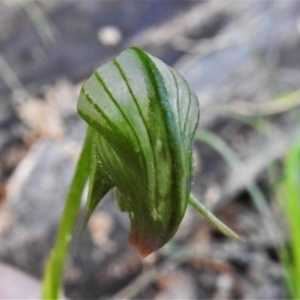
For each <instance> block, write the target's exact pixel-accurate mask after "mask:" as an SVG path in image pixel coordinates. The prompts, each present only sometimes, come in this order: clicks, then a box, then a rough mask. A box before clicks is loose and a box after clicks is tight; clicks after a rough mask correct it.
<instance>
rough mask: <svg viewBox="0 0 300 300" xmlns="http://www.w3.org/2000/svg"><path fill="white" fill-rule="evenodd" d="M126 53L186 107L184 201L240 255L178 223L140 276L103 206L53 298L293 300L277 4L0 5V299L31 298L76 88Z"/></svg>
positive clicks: (296, 125)
mask: <svg viewBox="0 0 300 300" xmlns="http://www.w3.org/2000/svg"><path fill="white" fill-rule="evenodd" d="M132 45H135V46H138V47H141V48H143V49H145V50H146V51H148V52H149V53H151V54H152V55H155V56H157V57H159V58H161V59H162V60H163V61H165V62H166V63H168V64H169V65H171V66H173V67H174V68H175V69H176V70H177V71H178V72H180V73H181V74H182V75H183V76H184V77H185V78H186V80H187V82H188V83H189V84H190V86H191V87H192V89H193V90H194V91H195V92H196V93H197V95H198V98H199V102H200V107H201V122H200V125H199V130H198V132H197V137H196V142H195V147H194V169H195V179H194V183H193V191H194V193H195V194H196V195H197V198H198V199H199V200H201V201H202V202H203V203H204V204H205V205H206V206H207V207H209V208H210V209H212V210H214V212H215V213H216V214H217V215H218V217H219V218H221V220H223V221H224V222H225V223H226V224H228V225H229V226H230V227H231V228H233V229H234V230H235V231H236V232H237V233H238V234H240V235H241V236H242V237H243V238H244V239H245V242H244V243H239V242H236V241H233V240H230V239H228V238H225V237H224V236H223V235H222V234H220V233H219V232H217V231H216V230H215V229H214V228H212V227H211V226H210V225H209V224H207V223H206V222H204V221H203V219H201V217H199V216H198V215H197V213H196V212H195V211H193V210H192V209H188V211H187V213H186V216H185V218H184V221H183V223H182V224H181V226H180V229H179V231H178V233H177V234H176V236H175V237H174V239H173V240H172V241H171V242H169V243H168V244H167V245H166V246H165V247H164V248H162V249H161V250H160V251H158V252H157V253H155V254H152V255H151V256H149V257H148V258H147V259H145V260H142V259H141V258H140V257H139V256H138V255H137V254H136V253H135V252H134V251H133V250H132V249H131V248H130V246H129V245H128V243H127V235H128V219H127V215H126V214H122V213H120V212H119V210H118V208H117V205H116V203H115V201H114V195H113V194H109V195H108V196H107V197H106V199H105V200H104V202H103V203H101V205H100V207H99V209H98V210H97V211H96V212H95V213H94V215H93V216H92V217H91V220H90V222H89V224H88V227H87V229H86V231H85V232H84V234H83V236H82V238H81V239H80V241H79V242H77V243H75V245H73V247H72V254H71V255H70V257H69V259H68V262H67V265H66V270H65V275H64V287H65V295H66V297H68V298H69V299H100V298H103V297H104V298H105V297H109V298H112V297H115V298H116V299H117V298H125V299H131V298H134V299H287V298H291V299H297V298H298V299H299V298H300V288H299V286H298V281H297V280H298V278H300V221H299V219H300V218H299V215H300V204H299V201H300V191H299V183H300V179H299V170H300V158H299V157H300V115H299V113H300V110H299V104H300V2H299V1H292V0H291V1H243V0H242V1H237V0H236V1H230V0H222V1H221V0H215V1H186V0H182V1H181V0H174V1H163V0H140V1H138V0H135V1H133V0H127V1H125V0H110V1H108V0H107V1H104V0H98V1H97V0H86V1H76V0H40V1H33V0H27V1H26V0H1V1H0V261H1V263H0V298H6V299H9V298H13V297H14V298H23V299H24V298H26V297H27V298H28V299H33V298H37V297H38V295H39V289H40V286H39V280H42V277H43V271H44V265H45V262H46V259H47V256H48V254H49V252H50V250H51V247H52V246H53V242H54V237H55V232H56V228H57V224H58V221H59V217H60V214H61V212H62V209H63V206H64V202H65V196H66V193H67V190H68V184H69V182H70V180H71V178H72V174H73V170H74V166H75V162H76V159H77V157H78V154H79V151H80V148H81V145H82V141H83V136H84V132H85V124H84V122H83V121H82V120H80V119H79V117H78V116H77V113H76V101H77V97H78V93H79V90H80V87H81V85H82V83H83V82H84V81H85V80H86V79H87V77H88V76H89V75H90V74H91V73H92V71H93V69H95V68H96V67H98V66H99V65H101V64H103V63H105V62H106V61H108V60H109V59H111V58H113V57H114V56H116V55H117V54H118V53H119V52H121V51H122V50H124V49H126V48H127V47H129V46H132ZM20 272H22V273H20ZM28 276H30V277H28ZM18 293H19V294H18Z"/></svg>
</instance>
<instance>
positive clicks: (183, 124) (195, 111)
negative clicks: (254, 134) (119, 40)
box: [43, 48, 239, 299]
mask: <svg viewBox="0 0 300 300" xmlns="http://www.w3.org/2000/svg"><path fill="white" fill-rule="evenodd" d="M78 112H79V114H80V115H81V117H82V118H83V119H84V120H85V121H86V123H87V124H88V130H87V135H86V138H85V142H84V145H83V147H82V151H81V154H80V157H79V159H78V162H77V167H76V170H75V173H74V177H73V179H72V182H71V185H70V190H69V193H68V196H67V201H66V204H65V209H64V212H63V217H62V219H61V222H60V225H59V228H58V232H57V236H56V243H55V246H54V248H53V250H52V252H51V255H50V257H49V260H48V262H47V266H46V270H45V279H44V285H43V299H58V298H59V290H60V286H61V280H62V275H63V265H64V262H65V260H66V254H67V250H68V247H69V242H70V234H71V233H72V231H73V228H74V226H75V222H76V217H77V214H78V211H79V209H80V200H81V196H82V193H83V190H84V187H85V184H86V182H87V181H89V193H88V202H87V216H86V220H85V222H87V221H88V218H89V217H90V215H91V213H92V212H93V210H94V209H95V208H96V206H97V204H98V203H99V202H100V201H101V199H102V198H103V197H104V195H105V194H106V193H107V192H108V191H109V190H111V189H112V188H115V189H116V191H117V199H118V204H119V207H120V209H121V210H122V211H124V212H127V213H128V214H129V218H130V221H131V230H130V237H129V240H130V243H131V244H132V245H133V246H134V247H135V248H136V249H137V251H138V252H139V253H140V254H141V255H142V256H146V255H148V254H150V253H152V252H153V251H155V250H157V249H159V248H160V247H162V246H163V245H164V244H165V243H166V242H168V241H169V240H170V239H171V238H172V236H173V235H174V234H175V232H176V230H177V228H178V226H179V224H180V222H181V220H182V218H183V216H184V213H185V211H186V208H187V205H188V204H191V205H192V206H193V207H194V208H195V209H196V210H197V211H198V212H199V213H200V214H202V215H203V216H204V217H205V218H206V219H207V220H208V221H209V222H211V223H212V224H213V225H215V226H216V227H217V228H218V229H219V230H220V231H222V232H223V233H224V234H226V235H228V236H230V237H233V238H239V237H238V236H237V235H236V234H235V233H234V232H233V231H231V230H230V229H229V228H228V227H227V226H226V225H224V224H223V223H222V222H220V221H219V220H218V219H217V218H216V217H215V216H214V215H213V214H211V213H210V212H209V211H208V210H207V209H206V208H205V207H204V206H203V205H202V204H201V203H200V202H198V201H197V200H196V199H195V197H194V196H192V195H191V194H190V192H191V181H192V177H193V176H192V174H193V168H192V147H193V140H194V135H195V132H196V129H197V126H198V121H199V106H198V100H197V97H196V95H195V94H194V93H193V92H192V91H191V90H190V88H189V86H188V84H187V83H186V81H185V80H184V79H183V78H182V77H181V76H180V75H179V74H178V73H176V72H175V71H174V70H173V69H172V68H170V67H168V66H167V65H165V64H164V63H163V62H162V61H160V60H159V59H157V58H155V57H153V56H151V55H149V54H148V53H146V52H144V51H142V50H140V49H138V48H130V49H128V50H126V51H124V52H122V53H121V54H120V55H119V56H118V57H117V58H116V59H114V60H113V61H112V62H109V63H107V64H105V65H103V66H102V67H100V68H99V69H97V70H96V71H95V72H94V73H93V74H92V76H91V77H90V78H89V79H88V81H87V82H86V83H85V84H84V85H83V87H82V90H81V93H80V96H79V100H78Z"/></svg>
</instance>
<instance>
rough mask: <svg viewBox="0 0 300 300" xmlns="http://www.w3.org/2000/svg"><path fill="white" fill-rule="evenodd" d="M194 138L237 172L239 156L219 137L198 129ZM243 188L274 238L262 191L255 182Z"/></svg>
mask: <svg viewBox="0 0 300 300" xmlns="http://www.w3.org/2000/svg"><path fill="white" fill-rule="evenodd" d="M196 139H198V140H201V141H203V142H205V143H207V144H208V145H210V146H211V147H213V148H214V149H215V150H216V151H217V152H218V153H220V155H222V157H224V158H225V160H226V161H227V162H228V164H229V165H230V167H231V168H232V169H233V170H234V171H235V172H236V173H238V172H239V170H240V166H241V164H242V162H241V160H240V158H239V157H238V156H237V155H236V154H235V152H234V151H233V150H232V149H231V148H230V147H229V146H228V145H227V144H226V143H225V142H224V141H223V140H222V139H221V138H219V137H218V136H216V135H215V134H213V133H211V132H209V131H206V130H199V131H198V132H197V133H196ZM245 188H246V189H247V191H248V193H249V195H250V197H251V199H252V201H253V203H254V205H255V206H256V208H257V210H258V211H259V213H260V214H261V215H262V216H264V217H266V218H264V219H263V222H264V225H265V227H266V229H267V230H268V233H269V235H270V236H271V237H272V239H274V240H275V232H276V230H275V229H276V226H275V224H274V223H272V224H271V223H269V222H271V220H272V219H273V215H272V212H271V211H270V209H269V207H268V204H267V200H266V199H265V197H264V195H263V193H262V191H261V190H260V188H259V187H258V186H257V185H256V184H255V183H250V184H247V183H245Z"/></svg>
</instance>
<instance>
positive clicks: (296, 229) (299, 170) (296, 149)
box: [281, 136, 300, 299]
mask: <svg viewBox="0 0 300 300" xmlns="http://www.w3.org/2000/svg"><path fill="white" fill-rule="evenodd" d="M299 175H300V136H299V137H298V139H297V140H296V142H295V143H294V145H293V146H292V148H291V150H290V151H289V153H288V154H287V157H286V160H285V165H284V179H283V183H282V190H283V193H282V195H283V196H284V200H285V201H284V202H282V207H283V210H284V212H285V216H286V218H287V221H288V226H289V229H290V240H291V242H290V244H291V251H290V252H288V250H287V249H286V248H283V249H282V253H281V258H282V262H283V265H284V268H285V275H286V282H287V285H288V288H289V290H290V293H291V295H292V297H294V298H295V299H299V298H300V286H299V284H298V280H299V278H300V218H299V213H300V186H299V185H300V177H299Z"/></svg>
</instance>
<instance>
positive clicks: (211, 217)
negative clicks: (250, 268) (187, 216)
mask: <svg viewBox="0 0 300 300" xmlns="http://www.w3.org/2000/svg"><path fill="white" fill-rule="evenodd" d="M188 201H189V204H191V205H192V206H193V207H194V208H195V209H196V210H197V211H198V212H199V213H200V214H201V215H202V216H203V217H204V218H205V219H207V221H209V222H210V223H211V224H212V225H213V226H215V227H216V228H217V229H219V230H220V231H221V232H222V233H224V234H225V235H227V236H228V237H230V238H233V239H237V240H240V241H244V240H243V239H242V238H241V237H240V236H239V235H237V234H236V233H235V232H234V231H232V230H231V229H230V228H229V227H227V226H226V225H225V224H224V223H222V222H221V221H220V220H219V219H218V218H217V217H215V216H214V215H213V214H212V213H211V212H210V211H209V210H208V209H207V208H205V206H203V204H201V203H200V202H199V201H198V200H197V199H196V198H195V197H194V196H193V195H190V197H189V200H188Z"/></svg>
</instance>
